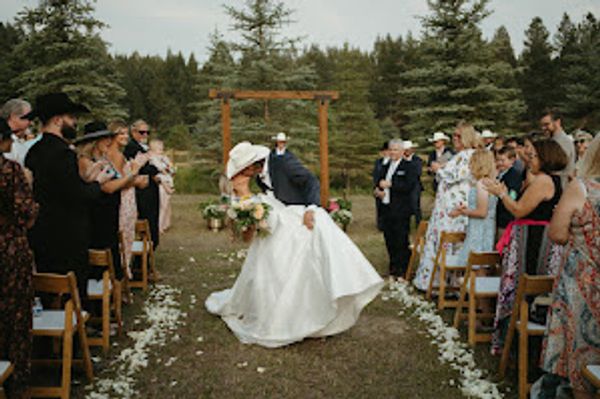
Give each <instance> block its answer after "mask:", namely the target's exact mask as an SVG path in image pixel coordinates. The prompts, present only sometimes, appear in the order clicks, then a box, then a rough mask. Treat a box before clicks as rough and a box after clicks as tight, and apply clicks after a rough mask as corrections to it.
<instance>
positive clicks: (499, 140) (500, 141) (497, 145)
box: [492, 136, 505, 151]
mask: <svg viewBox="0 0 600 399" xmlns="http://www.w3.org/2000/svg"><path fill="white" fill-rule="evenodd" d="M504 145H505V144H504V137H502V136H496V138H495V139H494V146H493V147H492V150H493V151H498V150H500V149H501V148H502V147H504Z"/></svg>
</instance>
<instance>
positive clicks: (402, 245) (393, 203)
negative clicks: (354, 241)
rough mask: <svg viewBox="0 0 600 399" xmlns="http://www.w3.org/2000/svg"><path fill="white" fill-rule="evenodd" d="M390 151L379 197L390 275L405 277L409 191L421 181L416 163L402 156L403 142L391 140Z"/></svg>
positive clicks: (381, 179)
mask: <svg viewBox="0 0 600 399" xmlns="http://www.w3.org/2000/svg"><path fill="white" fill-rule="evenodd" d="M389 152H390V162H389V163H388V164H387V165H386V166H385V167H384V168H383V170H382V171H381V175H380V180H379V183H378V185H377V189H378V190H377V196H378V197H379V198H381V203H382V204H381V211H382V214H383V220H384V226H383V227H384V228H383V236H384V238H385V245H386V248H387V251H388V255H389V258H390V276H391V277H394V278H395V277H400V276H403V275H404V273H405V272H406V268H407V266H408V260H409V258H410V249H409V245H408V234H409V230H410V215H411V211H412V205H411V202H410V194H411V193H412V192H413V190H414V189H415V187H416V186H417V185H418V184H419V183H418V174H417V170H416V166H415V164H413V163H411V162H407V161H405V160H403V159H402V156H403V153H404V149H403V147H402V141H401V140H391V141H390V144H389Z"/></svg>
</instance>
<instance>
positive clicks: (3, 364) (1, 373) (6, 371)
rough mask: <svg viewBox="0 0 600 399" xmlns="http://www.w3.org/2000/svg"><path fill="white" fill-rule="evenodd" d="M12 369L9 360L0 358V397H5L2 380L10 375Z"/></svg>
mask: <svg viewBox="0 0 600 399" xmlns="http://www.w3.org/2000/svg"><path fill="white" fill-rule="evenodd" d="M13 369H14V366H13V365H12V363H11V362H9V361H6V360H0V399H6V394H5V393H4V382H5V381H6V380H7V379H8V377H10V375H11V374H12V372H13Z"/></svg>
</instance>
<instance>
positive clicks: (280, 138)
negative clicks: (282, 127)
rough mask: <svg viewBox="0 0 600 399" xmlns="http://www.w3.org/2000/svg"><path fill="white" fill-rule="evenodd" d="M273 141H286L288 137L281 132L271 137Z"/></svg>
mask: <svg viewBox="0 0 600 399" xmlns="http://www.w3.org/2000/svg"><path fill="white" fill-rule="evenodd" d="M271 140H273V141H288V137H287V136H286V135H285V133H283V132H279V133H277V134H276V135H275V136H272V137H271Z"/></svg>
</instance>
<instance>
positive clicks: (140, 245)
mask: <svg viewBox="0 0 600 399" xmlns="http://www.w3.org/2000/svg"><path fill="white" fill-rule="evenodd" d="M131 252H144V241H134V242H133V244H131Z"/></svg>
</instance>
